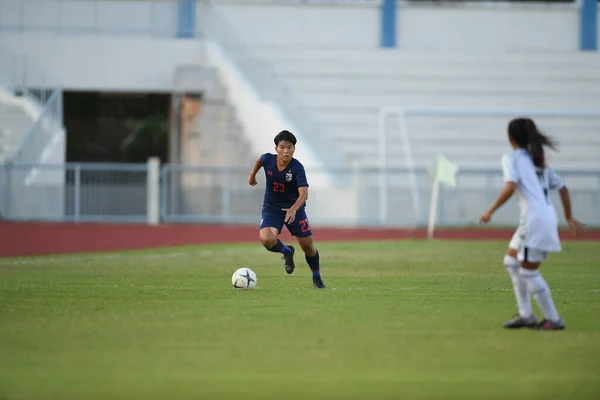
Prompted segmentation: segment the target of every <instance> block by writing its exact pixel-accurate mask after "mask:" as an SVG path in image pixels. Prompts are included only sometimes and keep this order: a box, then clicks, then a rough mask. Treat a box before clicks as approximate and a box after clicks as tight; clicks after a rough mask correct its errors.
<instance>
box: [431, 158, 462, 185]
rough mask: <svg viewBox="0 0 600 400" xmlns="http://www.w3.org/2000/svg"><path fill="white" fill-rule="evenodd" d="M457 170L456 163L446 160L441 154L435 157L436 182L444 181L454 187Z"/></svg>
mask: <svg viewBox="0 0 600 400" xmlns="http://www.w3.org/2000/svg"><path fill="white" fill-rule="evenodd" d="M457 172H458V165H456V164H454V163H453V162H450V161H448V159H447V158H446V157H444V156H443V155H441V154H440V155H439V156H438V158H437V166H436V168H435V180H436V181H438V182H442V183H445V184H446V185H448V186H450V187H456V173H457Z"/></svg>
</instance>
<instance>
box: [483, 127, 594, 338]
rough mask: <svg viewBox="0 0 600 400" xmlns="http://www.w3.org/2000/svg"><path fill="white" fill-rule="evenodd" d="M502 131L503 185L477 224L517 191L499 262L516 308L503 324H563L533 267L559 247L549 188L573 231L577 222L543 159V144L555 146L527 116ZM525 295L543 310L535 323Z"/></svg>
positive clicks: (564, 191)
mask: <svg viewBox="0 0 600 400" xmlns="http://www.w3.org/2000/svg"><path fill="white" fill-rule="evenodd" d="M508 136H509V141H510V144H511V146H512V147H513V149H514V151H512V152H510V153H508V154H506V155H505V156H504V157H503V158H502V168H503V172H504V182H505V186H504V189H503V191H502V193H500V196H498V199H497V200H496V201H495V202H494V203H493V204H492V205H491V206H490V208H489V209H488V210H487V211H486V212H485V213H483V215H482V216H481V220H480V222H481V223H487V222H489V221H490V219H491V217H492V214H493V213H494V212H495V211H496V210H497V209H498V208H500V207H501V206H502V205H503V204H504V203H505V202H506V201H507V200H508V199H509V198H510V197H511V196H512V194H513V193H514V192H515V191H516V192H517V195H518V196H519V205H520V208H521V219H520V221H519V227H518V228H517V231H516V232H515V234H514V235H513V237H512V240H511V241H510V243H509V245H508V251H507V252H506V255H505V256H504V266H505V267H506V270H507V271H508V273H509V275H510V277H511V280H512V283H513V289H514V292H515V297H516V299H517V305H518V308H519V313H518V314H517V315H516V316H515V317H514V318H513V319H511V320H509V321H506V322H505V323H504V327H506V328H522V327H529V328H537V329H544V330H558V329H564V328H565V322H564V320H563V319H562V318H561V317H560V315H559V314H558V311H557V310H556V306H555V305H554V301H553V300H552V294H551V293H550V288H549V287H548V284H547V283H546V281H545V280H544V278H542V276H541V274H540V272H539V267H540V264H541V263H542V261H544V260H545V259H546V258H547V257H548V253H550V252H559V251H560V250H561V245H560V239H559V237H558V218H557V215H556V210H555V209H554V206H553V205H552V203H551V201H550V197H549V194H550V191H551V190H558V191H559V193H560V199H561V202H562V204H563V208H564V213H565V219H566V220H567V223H568V224H569V227H570V228H571V230H572V231H573V233H574V234H576V235H577V234H579V232H580V231H581V227H582V225H581V224H580V223H579V222H578V221H577V220H576V219H574V218H573V216H572V215H571V200H570V197H569V191H568V190H567V187H566V186H565V184H564V182H563V180H562V179H561V178H560V177H559V176H558V175H557V174H556V173H555V172H554V171H553V170H552V169H550V168H548V167H547V166H546V163H545V157H544V147H549V148H551V149H555V148H556V143H555V142H554V141H552V140H551V139H550V138H548V137H547V136H545V135H543V134H541V133H540V132H539V131H538V129H537V127H536V125H535V123H534V122H533V121H532V120H531V119H529V118H517V119H514V120H512V121H510V123H509V124H508ZM531 295H533V298H534V299H535V300H536V302H537V303H538V305H539V306H540V309H541V310H542V313H543V314H544V319H543V320H542V321H541V322H539V323H538V321H537V318H536V317H535V314H534V313H533V309H532V307H531Z"/></svg>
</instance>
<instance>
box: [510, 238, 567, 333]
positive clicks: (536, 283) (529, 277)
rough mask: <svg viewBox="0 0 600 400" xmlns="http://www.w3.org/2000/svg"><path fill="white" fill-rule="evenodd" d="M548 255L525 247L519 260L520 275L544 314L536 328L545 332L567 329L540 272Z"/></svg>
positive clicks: (520, 252)
mask: <svg viewBox="0 0 600 400" xmlns="http://www.w3.org/2000/svg"><path fill="white" fill-rule="evenodd" d="M547 255H548V254H547V253H546V252H544V251H540V250H537V249H531V248H528V247H524V248H523V250H522V251H519V254H518V259H519V261H520V262H521V268H520V269H519V273H520V275H521V276H522V277H523V279H524V280H525V282H526V284H527V288H528V289H529V292H531V294H532V295H533V298H534V299H535V301H536V303H537V304H538V306H539V307H540V309H541V310H542V313H543V314H544V320H543V321H542V322H540V323H539V324H538V325H537V326H536V327H537V328H538V329H544V330H559V329H565V322H564V321H563V319H562V318H561V317H560V315H559V314H558V310H557V309H556V305H555V304H554V300H552V293H550V287H548V283H546V280H545V279H544V278H543V277H542V275H541V274H540V270H539V268H540V265H541V263H542V261H543V260H545V259H546V258H547Z"/></svg>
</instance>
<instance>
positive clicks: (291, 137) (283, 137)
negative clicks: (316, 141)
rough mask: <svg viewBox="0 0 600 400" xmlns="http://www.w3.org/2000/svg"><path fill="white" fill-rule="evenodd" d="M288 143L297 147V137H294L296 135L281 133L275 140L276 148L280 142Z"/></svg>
mask: <svg viewBox="0 0 600 400" xmlns="http://www.w3.org/2000/svg"><path fill="white" fill-rule="evenodd" d="M282 140H283V141H286V142H288V143H291V144H293V145H294V146H295V145H296V136H294V134H293V133H292V132H290V131H281V132H279V133H278V134H277V136H275V139H274V140H273V141H274V142H275V146H278V145H279V142H281V141H282Z"/></svg>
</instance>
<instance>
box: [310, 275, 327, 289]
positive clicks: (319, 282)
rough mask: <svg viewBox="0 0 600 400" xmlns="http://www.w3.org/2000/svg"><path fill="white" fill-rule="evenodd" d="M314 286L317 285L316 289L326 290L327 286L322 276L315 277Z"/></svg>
mask: <svg viewBox="0 0 600 400" xmlns="http://www.w3.org/2000/svg"><path fill="white" fill-rule="evenodd" d="M313 285H315V289H326V288H327V286H325V284H324V283H323V279H321V277H320V276H313Z"/></svg>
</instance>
